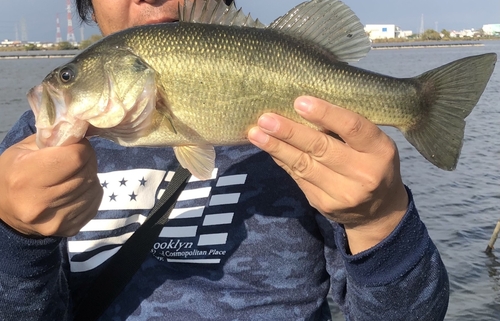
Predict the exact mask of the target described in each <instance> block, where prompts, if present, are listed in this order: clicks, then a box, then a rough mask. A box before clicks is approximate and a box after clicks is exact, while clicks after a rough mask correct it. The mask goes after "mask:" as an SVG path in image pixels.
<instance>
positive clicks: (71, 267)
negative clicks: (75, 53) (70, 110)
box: [0, 112, 449, 321]
mask: <svg viewBox="0 0 500 321" xmlns="http://www.w3.org/2000/svg"><path fill="white" fill-rule="evenodd" d="M34 132H35V127H34V117H33V114H32V113H31V112H26V113H25V114H24V115H23V116H22V117H21V119H20V120H19V122H18V123H17V124H16V125H15V126H14V127H13V128H12V130H11V131H10V132H9V133H8V135H7V136H6V137H5V139H4V141H3V142H2V144H1V145H0V153H2V152H3V151H4V150H5V149H6V148H8V147H9V146H11V145H13V144H15V143H17V142H19V141H20V140H22V139H24V138H25V137H27V136H29V135H31V134H33V133H34ZM90 141H91V143H92V145H93V147H94V149H95V151H96V153H97V158H98V167H99V169H98V170H99V179H100V182H101V185H102V186H103V189H104V197H103V200H102V203H101V206H100V208H99V211H98V213H97V215H96V217H95V218H94V219H93V220H92V221H90V222H89V223H88V224H87V225H86V226H85V227H83V228H82V230H81V231H80V233H78V234H77V235H76V236H74V237H70V238H58V237H48V238H43V239H30V238H26V237H24V236H22V235H20V234H18V233H16V232H15V231H13V230H12V229H11V228H10V227H8V226H7V225H5V224H4V223H1V222H0V254H1V260H2V261H1V264H0V320H4V321H9V320H15V321H18V320H23V321H28V320H72V315H73V312H72V307H73V306H74V304H75V302H78V300H79V299H80V298H81V297H82V296H83V295H84V293H85V291H86V289H87V288H88V285H89V284H90V283H91V282H92V280H93V279H94V278H95V277H96V276H97V275H98V274H99V273H100V271H101V270H102V269H103V268H104V267H105V266H106V262H108V259H109V258H110V257H111V256H112V255H113V254H114V253H116V252H117V251H118V250H119V248H120V246H121V245H122V244H123V243H124V242H125V241H126V240H127V239H128V238H129V237H130V235H131V234H132V233H133V232H134V231H135V230H136V229H137V228H138V227H139V226H140V224H141V223H142V222H144V220H145V218H146V215H147V214H148V212H149V210H150V209H151V208H152V207H153V205H154V203H155V202H156V200H157V199H158V198H159V197H160V196H161V194H162V192H163V191H164V189H165V187H166V186H167V185H168V182H169V180H170V178H171V176H172V174H173V171H174V170H175V168H176V167H177V166H178V163H177V161H176V160H175V157H174V154H173V151H172V149H171V148H125V147H121V146H118V145H116V144H114V143H112V142H109V141H107V140H104V139H100V138H92V139H90ZM216 152H217V159H216V170H215V171H214V173H213V177H212V179H210V180H207V181H198V180H196V179H191V180H190V182H189V183H188V185H187V186H186V188H185V189H184V191H183V192H182V194H181V196H180V198H179V200H178V203H177V205H176V208H175V210H174V211H173V213H172V217H173V219H172V220H171V221H170V222H168V223H167V224H166V226H165V227H164V228H163V230H162V232H161V234H160V236H159V238H158V240H157V242H156V243H155V244H154V246H153V248H152V249H151V253H150V255H149V256H148V258H147V259H146V260H145V261H144V263H143V264H142V266H141V268H140V269H139V271H138V272H137V273H136V274H135V276H134V277H133V278H132V280H131V281H130V283H129V284H128V285H127V286H126V287H125V289H124V291H123V292H122V293H121V294H120V295H119V296H118V297H117V298H116V300H115V301H114V302H113V304H112V305H111V306H110V307H109V308H108V309H107V311H106V312H105V314H104V315H103V316H102V318H101V320H190V321H196V320H287V321H289V320H329V319H330V315H329V312H328V305H327V296H328V295H329V293H330V295H332V296H333V299H334V301H335V302H337V304H338V305H339V306H340V308H341V310H342V312H343V313H344V314H345V318H346V320H391V321H394V320H406V321H408V320H433V321H434V320H442V319H444V315H445V313H446V309H447V306H448V297H449V284H448V278H447V273H446V269H445V267H444V265H443V263H442V261H441V258H440V256H439V253H438V251H437V249H436V247H435V245H434V244H433V243H432V241H431V239H430V238H429V235H428V233H427V229H426V227H425V226H424V224H423V223H422V221H421V220H420V218H419V215H418V212H417V209H416V208H415V204H414V202H413V198H412V196H411V192H410V191H409V190H408V193H409V196H410V203H409V207H408V211H407V213H406V214H405V216H404V218H403V220H402V221H401V223H400V224H399V225H398V226H397V228H396V229H395V230H394V231H393V232H392V234H390V235H389V236H388V237H387V238H386V239H385V240H384V241H383V242H381V243H380V244H378V245H377V246H375V247H373V248H372V249H369V250H367V251H365V252H362V253H359V254H357V255H350V254H349V253H348V251H346V248H347V241H346V235H345V230H344V229H343V227H342V226H341V225H339V224H337V223H335V222H332V221H329V220H328V219H326V218H325V217H323V216H322V215H321V214H319V213H318V211H317V210H315V209H314V208H312V207H311V206H310V205H309V203H308V201H307V199H306V198H305V196H304V195H303V193H302V192H301V190H300V189H299V188H298V187H297V185H296V184H295V182H294V181H293V180H292V179H291V178H290V177H289V176H288V175H287V174H286V173H285V172H284V171H283V170H282V169H280V168H279V167H278V166H277V165H276V164H275V163H274V162H273V161H272V159H271V158H270V156H269V155H268V154H266V153H264V152H262V151H260V150H258V149H257V148H255V147H253V146H251V145H247V146H237V147H219V148H216Z"/></svg>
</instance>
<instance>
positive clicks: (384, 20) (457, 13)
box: [0, 0, 500, 42]
mask: <svg viewBox="0 0 500 321" xmlns="http://www.w3.org/2000/svg"><path fill="white" fill-rule="evenodd" d="M130 1H131V0H130ZM302 1H303V0H236V5H237V7H242V8H243V11H244V12H246V13H248V12H250V13H251V14H252V17H254V18H259V20H261V21H262V22H264V23H266V24H267V23H270V22H272V21H273V20H274V19H275V18H277V17H278V16H280V15H282V14H284V13H286V12H287V11H288V10H289V9H291V8H292V7H293V6H295V5H297V4H299V3H300V2H302ZM344 3H346V4H347V5H348V6H350V7H351V8H352V10H353V11H354V12H355V13H356V14H357V15H358V17H359V18H360V20H361V22H362V23H363V24H395V25H397V26H399V27H400V28H401V29H403V30H413V32H418V31H419V30H420V25H421V19H422V15H423V17H424V29H436V26H437V29H438V30H439V31H441V30H442V29H447V30H461V29H471V28H474V29H480V28H481V27H482V26H483V25H484V24H490V23H499V24H500V0H477V1H471V0H377V1H374V0H344ZM73 11H74V10H73ZM57 13H59V19H60V25H61V33H62V34H61V35H62V38H63V40H66V34H67V22H66V21H67V19H66V0H0V41H2V40H4V39H9V40H22V39H27V40H28V41H41V42H54V41H55V38H56V14H57ZM81 28H83V35H84V39H87V38H88V37H90V36H91V35H93V34H98V33H99V30H98V29H97V28H96V26H95V25H94V26H88V25H81V24H80V22H79V20H78V18H77V14H76V12H73V29H74V33H75V37H76V40H77V41H81ZM16 37H17V39H16Z"/></svg>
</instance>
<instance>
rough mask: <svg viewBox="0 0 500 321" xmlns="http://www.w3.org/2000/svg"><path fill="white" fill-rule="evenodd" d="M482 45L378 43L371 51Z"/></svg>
mask: <svg viewBox="0 0 500 321" xmlns="http://www.w3.org/2000/svg"><path fill="white" fill-rule="evenodd" d="M483 46H484V43H470V42H461V43H443V42H440V43H390V44H388V43H378V44H374V45H372V49H377V50H378V49H382V50H383V49H420V48H453V47H483Z"/></svg>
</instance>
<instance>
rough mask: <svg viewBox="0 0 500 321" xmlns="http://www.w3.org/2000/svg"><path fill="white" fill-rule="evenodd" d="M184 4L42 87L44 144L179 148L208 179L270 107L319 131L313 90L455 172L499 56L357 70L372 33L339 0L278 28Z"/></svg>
mask: <svg viewBox="0 0 500 321" xmlns="http://www.w3.org/2000/svg"><path fill="white" fill-rule="evenodd" d="M179 10H180V13H179V15H180V21H179V22H178V23H169V24H155V25H146V26H140V27H134V28H131V29H127V30H123V31H120V32H118V33H115V34H112V35H109V36H107V37H105V38H103V39H102V40H101V41H99V42H97V43H95V44H94V45H92V46H91V47H89V48H87V49H86V50H84V51H83V52H81V53H80V54H79V55H77V56H76V57H75V58H74V59H73V60H71V61H70V62H68V63H66V64H64V65H62V66H60V67H59V68H57V69H55V70H54V71H52V72H51V73H50V74H49V75H48V76H47V77H46V78H45V79H44V80H43V82H42V83H41V84H40V85H38V86H36V87H34V88H32V89H31V90H30V92H29V93H28V99H29V102H30V105H31V108H32V109H33V111H34V113H35V116H36V127H37V144H38V146H39V147H40V148H42V147H46V146H59V145H67V144H71V143H74V142H77V141H79V140H80V139H82V138H83V137H85V136H92V135H99V136H102V137H105V138H108V139H111V140H113V141H114V142H116V143H118V144H120V145H124V146H159V147H161V146H172V147H173V148H174V150H175V154H176V157H177V159H178V160H179V162H180V164H181V165H182V166H184V167H186V168H188V169H189V170H190V171H191V172H192V173H193V175H195V176H197V177H198V178H201V179H206V178H209V177H210V176H211V173H212V170H213V168H214V159H215V152H214V147H213V146H214V145H233V144H245V143H248V140H247V132H248V130H249V128H251V127H252V126H255V125H256V123H257V119H258V117H259V116H260V115H262V114H263V113H265V112H274V113H278V114H280V115H283V116H285V117H288V118H290V119H292V120H294V121H297V122H299V123H303V124H306V125H308V126H311V127H313V128H315V126H314V125H312V124H310V123H308V122H307V121H305V120H304V119H302V118H301V117H300V116H298V114H296V113H295V112H294V109H293V101H294V100H295V99H296V98H297V97H298V96H301V95H311V96H315V97H318V98H322V99H324V100H327V101H329V102H331V103H333V104H335V105H338V106H341V107H343V108H347V109H349V110H352V111H354V112H357V113H359V114H361V115H363V116H364V117H366V118H367V119H369V120H370V121H372V122H374V123H376V124H378V125H389V126H394V127H396V128H398V129H399V130H400V131H401V132H402V133H403V134H404V136H405V137H406V138H407V140H408V141H409V142H410V143H411V144H412V145H413V146H415V148H416V149H417V150H418V151H419V152H420V153H421V154H422V155H423V156H424V157H425V158H426V159H427V160H429V161H430V162H431V163H433V164H434V165H436V166H438V167H440V168H442V169H445V170H453V169H454V168H455V167H456V164H457V161H458V157H459V155H460V150H461V147H462V142H463V135H464V127H465V121H464V119H465V117H467V115H469V113H470V112H471V111H472V109H473V108H474V106H475V105H476V104H477V102H478V100H479V98H480V96H481V94H482V92H483V91H484V89H485V87H486V84H487V82H488V80H489V78H490V76H491V73H492V72H493V69H494V66H495V63H496V60H497V57H496V54H494V53H489V54H484V55H479V56H472V57H466V58H463V59H460V60H458V61H455V62H451V63H449V64H446V65H444V66H442V67H439V68H436V69H434V70H430V71H428V72H425V73H424V74H422V75H420V76H417V77H414V78H394V77H389V76H385V75H382V74H378V73H374V72H370V71H367V70H363V69H360V68H356V67H353V66H351V65H349V64H348V62H352V61H356V60H359V59H360V58H362V57H363V56H365V55H366V54H367V53H368V51H369V50H370V42H369V39H368V37H367V35H366V33H365V31H364V29H363V25H362V24H361V22H360V21H359V19H358V18H357V17H356V15H355V14H354V13H353V12H352V10H351V9H350V8H348V7H347V6H346V5H345V4H343V3H342V2H340V1H338V0H311V1H307V2H304V3H302V4H300V5H298V6H296V7H295V8H293V9H292V10H290V11H289V12H288V13H287V14H285V15H284V16H282V17H280V18H278V19H277V20H276V21H275V22H273V23H272V24H271V25H270V26H269V27H265V26H264V25H262V24H261V23H260V22H259V21H258V20H253V19H252V18H251V17H250V16H249V15H248V16H245V15H244V14H243V13H242V12H241V11H237V10H235V8H234V5H233V6H230V7H228V6H226V5H225V4H223V2H222V1H220V0H203V1H201V0H199V1H194V2H190V1H186V2H185V4H184V6H183V7H180V8H179ZM318 129H319V130H322V129H321V128H318Z"/></svg>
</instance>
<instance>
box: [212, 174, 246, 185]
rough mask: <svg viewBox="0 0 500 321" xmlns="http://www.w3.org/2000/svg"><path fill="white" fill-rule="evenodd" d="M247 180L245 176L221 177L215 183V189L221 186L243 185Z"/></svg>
mask: <svg viewBox="0 0 500 321" xmlns="http://www.w3.org/2000/svg"><path fill="white" fill-rule="evenodd" d="M246 180H247V175H246V174H242V175H232V176H222V177H220V178H219V180H218V181H217V187H221V186H232V185H243V184H245V181H246Z"/></svg>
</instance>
